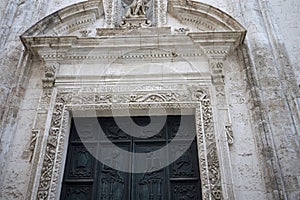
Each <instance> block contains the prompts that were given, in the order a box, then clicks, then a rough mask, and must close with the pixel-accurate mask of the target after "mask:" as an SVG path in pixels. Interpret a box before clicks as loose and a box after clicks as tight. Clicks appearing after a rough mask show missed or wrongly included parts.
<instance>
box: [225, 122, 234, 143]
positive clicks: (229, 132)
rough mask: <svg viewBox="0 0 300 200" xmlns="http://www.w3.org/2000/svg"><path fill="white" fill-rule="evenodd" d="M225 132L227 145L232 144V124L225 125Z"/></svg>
mask: <svg viewBox="0 0 300 200" xmlns="http://www.w3.org/2000/svg"><path fill="white" fill-rule="evenodd" d="M225 133H226V137H227V142H228V144H229V145H231V144H233V132H232V126H231V124H227V125H226V126H225Z"/></svg>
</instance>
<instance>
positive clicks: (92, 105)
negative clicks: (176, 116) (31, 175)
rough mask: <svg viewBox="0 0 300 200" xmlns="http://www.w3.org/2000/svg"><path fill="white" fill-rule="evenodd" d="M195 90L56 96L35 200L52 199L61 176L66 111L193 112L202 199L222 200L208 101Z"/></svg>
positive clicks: (66, 94) (65, 131) (66, 122)
mask: <svg viewBox="0 0 300 200" xmlns="http://www.w3.org/2000/svg"><path fill="white" fill-rule="evenodd" d="M206 94H207V93H206V92H204V91H203V90H202V89H198V88H197V87H195V86H191V87H189V88H187V90H186V91H185V92H173V91H172V92H169V93H159V92H158V93H150V94H149V93H145V94H143V93H141V94H135V95H132V94H117V95H113V94H108V93H107V94H101V95H99V94H97V93H81V92H78V91H77V92H74V91H72V92H67V91H65V92H63V91H61V92H59V93H58V95H57V98H56V103H55V107H54V112H53V116H52V121H51V128H50V132H49V136H48V139H47V146H46V152H45V157H44V160H43V168H42V171H41V177H40V183H39V188H38V194H37V199H40V200H44V199H55V198H56V194H57V192H59V191H57V189H58V182H59V177H60V174H61V173H63V172H62V159H63V158H62V157H63V156H62V154H63V149H64V146H65V145H64V141H65V137H66V136H67V134H68V132H69V130H68V120H69V111H70V110H72V109H76V110H111V109H112V108H114V109H121V108H128V107H129V109H145V108H151V107H152V108H153V106H156V107H161V108H196V113H195V117H196V120H195V121H196V129H197V144H198V149H199V152H198V155H199V165H200V176H201V183H202V193H203V199H222V191H221V181H220V166H219V160H218V156H217V147H216V141H215V134H214V125H213V119H212V108H211V102H210V99H209V97H208V96H207V95H206ZM87 104H88V105H87ZM199 105H200V106H199Z"/></svg>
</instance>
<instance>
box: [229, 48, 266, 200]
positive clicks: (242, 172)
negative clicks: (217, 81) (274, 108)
mask: <svg viewBox="0 0 300 200" xmlns="http://www.w3.org/2000/svg"><path fill="white" fill-rule="evenodd" d="M224 74H225V83H226V94H227V95H228V96H227V98H228V103H229V109H230V115H231V120H232V131H233V137H234V143H233V144H232V145H231V146H230V156H231V162H232V174H233V184H234V193H235V198H236V199H247V200H248V199H249V200H250V199H251V200H257V199H266V189H265V185H264V180H263V176H262V170H261V167H262V166H261V165H260V160H259V156H258V154H259V153H258V152H257V149H256V144H255V135H254V133H253V128H252V125H251V123H252V121H251V118H250V115H249V108H250V107H251V104H250V103H249V102H250V98H251V97H250V95H249V91H248V89H247V77H246V73H245V68H244V65H243V63H239V60H238V59H237V55H236V54H234V55H232V56H230V57H229V58H227V60H226V62H225V66H224ZM249 104H250V105H249Z"/></svg>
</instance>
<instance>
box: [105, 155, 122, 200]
mask: <svg viewBox="0 0 300 200" xmlns="http://www.w3.org/2000/svg"><path fill="white" fill-rule="evenodd" d="M119 155H120V152H119V151H117V150H115V151H113V152H112V158H110V159H108V160H107V161H106V163H108V162H110V164H111V166H113V168H114V169H112V168H110V167H108V166H106V165H103V169H102V173H103V178H102V179H101V182H102V191H101V199H103V200H112V199H123V193H124V179H123V178H122V176H121V175H120V173H119V172H118V171H117V170H116V169H117V168H118V161H117V158H118V157H119Z"/></svg>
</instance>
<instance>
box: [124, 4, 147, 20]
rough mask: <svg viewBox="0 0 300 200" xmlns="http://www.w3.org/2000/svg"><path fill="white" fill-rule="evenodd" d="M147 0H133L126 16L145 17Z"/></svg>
mask: <svg viewBox="0 0 300 200" xmlns="http://www.w3.org/2000/svg"><path fill="white" fill-rule="evenodd" d="M145 14H146V12H145V2H144V0H133V2H132V3H131V4H130V5H129V8H128V10H127V11H126V14H125V17H127V18H131V17H142V18H144V17H145Z"/></svg>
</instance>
